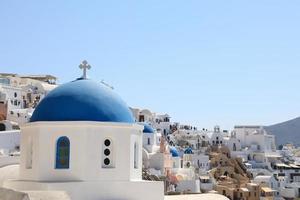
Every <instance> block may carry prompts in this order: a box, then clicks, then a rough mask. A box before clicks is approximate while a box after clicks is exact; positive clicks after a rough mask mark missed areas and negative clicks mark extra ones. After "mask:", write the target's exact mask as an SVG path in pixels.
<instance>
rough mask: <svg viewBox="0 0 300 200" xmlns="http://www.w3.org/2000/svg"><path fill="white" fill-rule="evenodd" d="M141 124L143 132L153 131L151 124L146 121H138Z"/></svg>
mask: <svg viewBox="0 0 300 200" xmlns="http://www.w3.org/2000/svg"><path fill="white" fill-rule="evenodd" d="M139 124H141V125H143V126H144V130H143V133H154V132H155V131H154V129H153V128H152V126H150V125H149V124H147V123H139Z"/></svg>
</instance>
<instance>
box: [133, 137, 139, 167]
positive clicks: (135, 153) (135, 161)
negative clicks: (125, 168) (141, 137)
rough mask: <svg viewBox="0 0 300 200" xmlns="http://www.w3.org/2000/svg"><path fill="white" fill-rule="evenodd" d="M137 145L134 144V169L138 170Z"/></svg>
mask: <svg viewBox="0 0 300 200" xmlns="http://www.w3.org/2000/svg"><path fill="white" fill-rule="evenodd" d="M138 156H139V154H138V144H137V142H135V143H134V169H138V166H139V164H138Z"/></svg>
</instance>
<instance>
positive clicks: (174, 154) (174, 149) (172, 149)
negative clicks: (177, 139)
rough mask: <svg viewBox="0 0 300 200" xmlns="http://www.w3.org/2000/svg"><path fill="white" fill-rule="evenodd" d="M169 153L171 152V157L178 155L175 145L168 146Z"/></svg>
mask: <svg viewBox="0 0 300 200" xmlns="http://www.w3.org/2000/svg"><path fill="white" fill-rule="evenodd" d="M170 153H171V154H172V157H179V153H178V151H177V149H176V148H175V147H170Z"/></svg>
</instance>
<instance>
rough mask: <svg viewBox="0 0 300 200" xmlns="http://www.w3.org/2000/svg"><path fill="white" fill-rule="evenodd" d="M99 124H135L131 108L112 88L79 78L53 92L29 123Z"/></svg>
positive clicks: (44, 99)
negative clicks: (91, 122) (93, 122)
mask: <svg viewBox="0 0 300 200" xmlns="http://www.w3.org/2000/svg"><path fill="white" fill-rule="evenodd" d="M37 121H100V122H121V123H134V119H133V116H132V113H131V111H130V110H129V108H128V106H127V105H126V104H125V102H123V101H122V99H121V98H120V97H119V96H118V95H117V94H115V93H114V92H113V91H112V90H111V89H110V88H107V87H106V86H104V85H103V84H101V83H97V82H95V81H92V80H88V79H78V80H75V81H72V82H69V83H66V84H63V85H61V86H58V87H57V88H55V89H54V90H52V91H51V92H50V93H49V94H48V95H47V96H46V97H45V98H43V99H42V101H41V102H40V103H39V104H38V106H37V107H36V109H35V111H34V112H33V115H32V117H31V119H30V122H37Z"/></svg>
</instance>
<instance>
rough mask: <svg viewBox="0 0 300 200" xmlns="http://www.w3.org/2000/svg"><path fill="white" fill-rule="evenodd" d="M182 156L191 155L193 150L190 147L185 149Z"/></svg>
mask: <svg viewBox="0 0 300 200" xmlns="http://www.w3.org/2000/svg"><path fill="white" fill-rule="evenodd" d="M184 154H193V150H192V148H191V147H189V148H187V149H186V150H185V151H184Z"/></svg>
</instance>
